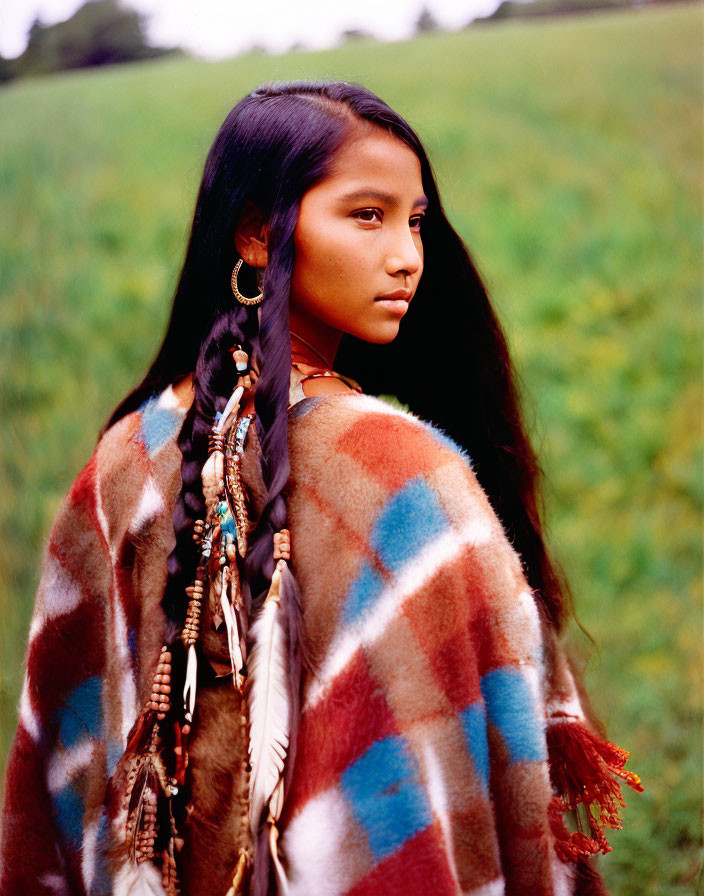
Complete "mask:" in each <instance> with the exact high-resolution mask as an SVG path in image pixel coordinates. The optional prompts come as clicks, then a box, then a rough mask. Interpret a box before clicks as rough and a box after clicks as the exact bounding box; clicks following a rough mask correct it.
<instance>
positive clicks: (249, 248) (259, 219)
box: [235, 200, 269, 268]
mask: <svg viewBox="0 0 704 896" xmlns="http://www.w3.org/2000/svg"><path fill="white" fill-rule="evenodd" d="M268 238H269V222H268V221H266V220H265V219H264V216H263V215H262V213H261V212H260V211H259V209H258V208H257V206H256V205H254V203H253V202H250V201H249V200H247V201H246V202H245V204H244V207H243V209H242V213H241V214H240V217H239V220H238V221H237V225H236V226H235V249H236V250H237V254H238V255H239V256H240V258H241V259H242V260H243V261H244V262H245V263H246V264H248V265H250V267H253V268H264V267H266V263H267V261H268V260H269V254H268V251H267V244H268Z"/></svg>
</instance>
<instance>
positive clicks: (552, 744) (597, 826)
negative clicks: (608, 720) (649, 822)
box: [547, 721, 643, 862]
mask: <svg viewBox="0 0 704 896" xmlns="http://www.w3.org/2000/svg"><path fill="white" fill-rule="evenodd" d="M547 741H548V755H549V762H550V778H551V781H552V784H553V787H554V788H555V790H556V791H557V795H556V796H554V797H553V799H552V802H551V804H550V826H551V829H552V833H553V835H554V837H555V852H556V853H557V855H558V856H559V858H560V859H561V860H562V861H563V862H569V861H577V860H578V859H579V858H580V857H583V858H587V857H589V856H592V855H596V854H597V853H599V852H601V853H603V854H604V855H606V853H607V852H611V849H612V847H611V846H609V843H608V841H607V840H606V837H605V835H604V828H605V827H609V828H612V829H614V830H620V829H621V828H622V827H623V824H622V822H621V808H623V807H625V805H626V803H625V802H624V800H623V794H622V793H621V785H620V784H619V781H618V779H619V778H622V779H623V780H624V781H625V782H626V784H628V786H629V787H632V788H633V790H635V791H637V792H639V793H641V792H642V791H643V785H642V784H641V782H640V778H639V777H638V775H636V774H635V773H634V772H629V771H626V770H625V769H624V766H625V764H626V762H627V760H628V757H629V755H630V754H629V753H628V751H627V750H622V749H621V748H620V747H617V746H616V744H612V743H609V742H604V741H603V740H600V739H599V738H598V737H597V736H596V735H595V734H592V733H591V731H589V730H588V729H587V727H586V726H585V725H584V724H583V723H582V722H578V721H572V722H555V723H554V724H551V725H548V729H547ZM580 805H581V806H582V807H583V814H584V815H585V816H586V821H587V824H588V825H589V832H588V833H585V832H584V831H583V830H582V827H583V822H582V819H581V814H580V813H579V812H578V808H579V806H580ZM565 812H574V813H575V817H576V819H577V826H578V828H579V830H577V831H576V832H574V833H570V832H569V831H568V830H567V828H566V827H565V824H564V820H563V817H562V816H563V813H565Z"/></svg>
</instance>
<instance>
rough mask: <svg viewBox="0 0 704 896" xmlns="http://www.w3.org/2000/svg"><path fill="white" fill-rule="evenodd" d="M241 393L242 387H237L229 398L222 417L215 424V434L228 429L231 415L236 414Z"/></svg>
mask: <svg viewBox="0 0 704 896" xmlns="http://www.w3.org/2000/svg"><path fill="white" fill-rule="evenodd" d="M243 392H244V388H243V387H242V386H238V387H237V388H236V389H235V391H234V392H233V393H232V395H231V396H230V400H229V401H228V402H227V404H226V405H225V410H224V411H223V412H222V417H221V418H220V419H219V420H218V422H217V423H216V424H215V427H214V429H215V431H216V432H225V430H227V429H229V424H230V417H232V415H233V414H236V413H237V410H238V408H239V406H240V399H241V398H242V393H243Z"/></svg>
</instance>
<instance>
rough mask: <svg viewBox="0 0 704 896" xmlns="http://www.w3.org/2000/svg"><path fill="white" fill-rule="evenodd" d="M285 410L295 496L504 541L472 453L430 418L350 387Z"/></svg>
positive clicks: (346, 512)
mask: <svg viewBox="0 0 704 896" xmlns="http://www.w3.org/2000/svg"><path fill="white" fill-rule="evenodd" d="M289 414H290V426H289V457H290V461H291V480H292V486H293V487H294V488H296V487H297V486H300V488H297V489H296V491H297V492H298V495H297V496H296V494H294V495H293V497H294V499H296V498H297V499H298V500H299V501H301V500H303V501H305V500H306V499H307V497H309V496H310V495H312V494H313V493H314V494H315V500H316V501H317V502H318V503H319V504H321V505H322V504H325V505H326V506H329V507H333V506H334V507H336V508H337V510H338V512H339V514H340V518H346V519H349V517H350V515H355V516H363V517H364V518H365V519H367V520H368V521H369V522H370V523H371V522H372V520H377V521H378V520H380V519H386V518H387V517H388V519H390V520H395V521H396V522H395V523H394V525H396V524H398V525H399V526H406V525H409V526H415V527H417V526H418V525H422V526H423V527H425V528H427V529H428V531H430V530H432V531H435V530H438V531H441V530H442V531H444V530H446V529H448V530H452V531H454V532H455V533H459V532H464V531H465V530H468V527H470V528H471V529H472V531H473V532H474V533H475V534H476V535H477V537H479V535H480V534H481V536H482V539H484V538H486V539H495V538H496V539H499V540H501V541H503V540H504V532H503V528H502V526H501V523H500V522H499V520H498V518H497V517H496V514H495V513H494V511H493V509H492V507H491V505H490V503H489V500H488V498H487V496H486V493H485V492H484V490H483V489H482V487H481V485H480V483H479V481H478V479H477V477H476V475H475V472H474V470H473V468H472V461H471V458H470V457H469V455H468V454H467V452H466V451H464V450H463V449H462V448H461V447H460V446H459V445H457V444H456V443H455V442H454V441H453V440H452V439H451V438H450V437H449V436H447V435H446V434H445V433H444V432H442V430H440V429H439V428H438V427H436V426H434V425H433V424H431V423H429V422H427V421H425V420H421V419H420V418H419V417H417V416H415V415H414V414H412V413H410V412H409V411H408V410H405V409H403V408H402V407H399V406H396V405H393V404H391V403H390V402H389V401H386V400H380V399H378V398H374V397H372V396H368V395H356V394H351V393H341V394H338V395H334V396H326V397H324V398H322V397H321V398H309V399H305V400H304V401H301V402H299V403H298V404H297V405H295V406H294V407H293V408H292V409H291V410H290V412H289ZM404 521H405V522H404ZM419 521H420V522H419ZM480 530H481V531H480ZM419 537H420V533H419Z"/></svg>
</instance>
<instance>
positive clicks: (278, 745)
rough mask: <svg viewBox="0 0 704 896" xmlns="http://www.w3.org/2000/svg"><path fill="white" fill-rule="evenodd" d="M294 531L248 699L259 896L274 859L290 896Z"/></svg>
mask: <svg viewBox="0 0 704 896" xmlns="http://www.w3.org/2000/svg"><path fill="white" fill-rule="evenodd" d="M290 557H291V541H290V533H289V531H288V529H282V530H281V531H280V532H277V533H276V534H275V535H274V559H275V560H276V566H275V568H274V574H273V576H272V579H271V586H270V588H269V591H268V593H267V596H266V599H265V600H264V604H263V606H262V608H261V609H260V610H259V612H258V613H257V615H256V618H255V619H254V621H253V622H252V625H251V629H250V634H251V637H250V642H251V646H250V659H249V675H248V679H247V698H248V702H249V718H250V729H249V730H250V741H249V756H250V766H251V769H252V770H251V773H250V779H249V780H250V825H251V829H252V834H253V836H254V840H255V844H256V846H255V868H254V882H253V883H254V886H253V893H254V894H255V896H259V894H263V893H265V892H267V889H266V888H267V886H268V869H269V860H271V862H272V863H273V866H274V871H275V875H276V881H277V887H278V892H279V893H281V894H285V893H287V892H288V885H287V881H286V872H285V870H284V868H283V865H282V863H281V860H280V858H279V855H278V850H277V841H278V836H279V832H278V829H277V826H276V823H277V821H278V820H279V817H280V815H281V812H282V809H283V803H284V796H285V793H286V792H287V790H288V786H289V782H290V778H291V773H292V771H293V765H294V761H295V746H296V735H297V730H296V725H297V721H298V711H299V702H300V679H301V652H300V646H299V645H300V643H301V638H300V634H301V606H300V597H299V594H298V588H297V586H296V580H295V578H294V577H293V575H292V573H291V570H290V569H289V566H288V563H287V562H286V561H287V560H289V559H290Z"/></svg>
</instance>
